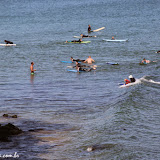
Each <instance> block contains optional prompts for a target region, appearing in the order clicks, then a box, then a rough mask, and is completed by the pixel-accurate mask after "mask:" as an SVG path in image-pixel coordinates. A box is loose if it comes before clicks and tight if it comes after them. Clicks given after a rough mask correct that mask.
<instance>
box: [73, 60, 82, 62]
mask: <svg viewBox="0 0 160 160" xmlns="http://www.w3.org/2000/svg"><path fill="white" fill-rule="evenodd" d="M73 61H77V62H84V61H85V60H81V59H73Z"/></svg>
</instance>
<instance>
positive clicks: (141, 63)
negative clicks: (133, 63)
mask: <svg viewBox="0 0 160 160" xmlns="http://www.w3.org/2000/svg"><path fill="white" fill-rule="evenodd" d="M146 64H147V63H144V62H140V63H139V65H146Z"/></svg>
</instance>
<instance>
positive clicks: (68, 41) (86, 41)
mask: <svg viewBox="0 0 160 160" xmlns="http://www.w3.org/2000/svg"><path fill="white" fill-rule="evenodd" d="M90 42H91V41H82V42H72V41H67V42H66V43H90Z"/></svg>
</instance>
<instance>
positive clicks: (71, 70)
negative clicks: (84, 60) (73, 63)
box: [67, 69, 84, 72]
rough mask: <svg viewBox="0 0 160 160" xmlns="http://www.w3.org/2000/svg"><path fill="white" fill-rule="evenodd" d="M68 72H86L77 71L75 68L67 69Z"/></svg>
mask: <svg viewBox="0 0 160 160" xmlns="http://www.w3.org/2000/svg"><path fill="white" fill-rule="evenodd" d="M67 71H68V72H84V71H77V70H73V69H67Z"/></svg>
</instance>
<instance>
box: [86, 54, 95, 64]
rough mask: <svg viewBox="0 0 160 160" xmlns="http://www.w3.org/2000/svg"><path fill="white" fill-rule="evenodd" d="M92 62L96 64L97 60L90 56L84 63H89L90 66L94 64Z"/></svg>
mask: <svg viewBox="0 0 160 160" xmlns="http://www.w3.org/2000/svg"><path fill="white" fill-rule="evenodd" d="M92 62H95V60H93V59H92V58H91V56H88V58H87V59H86V60H85V61H84V63H89V64H92Z"/></svg>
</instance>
